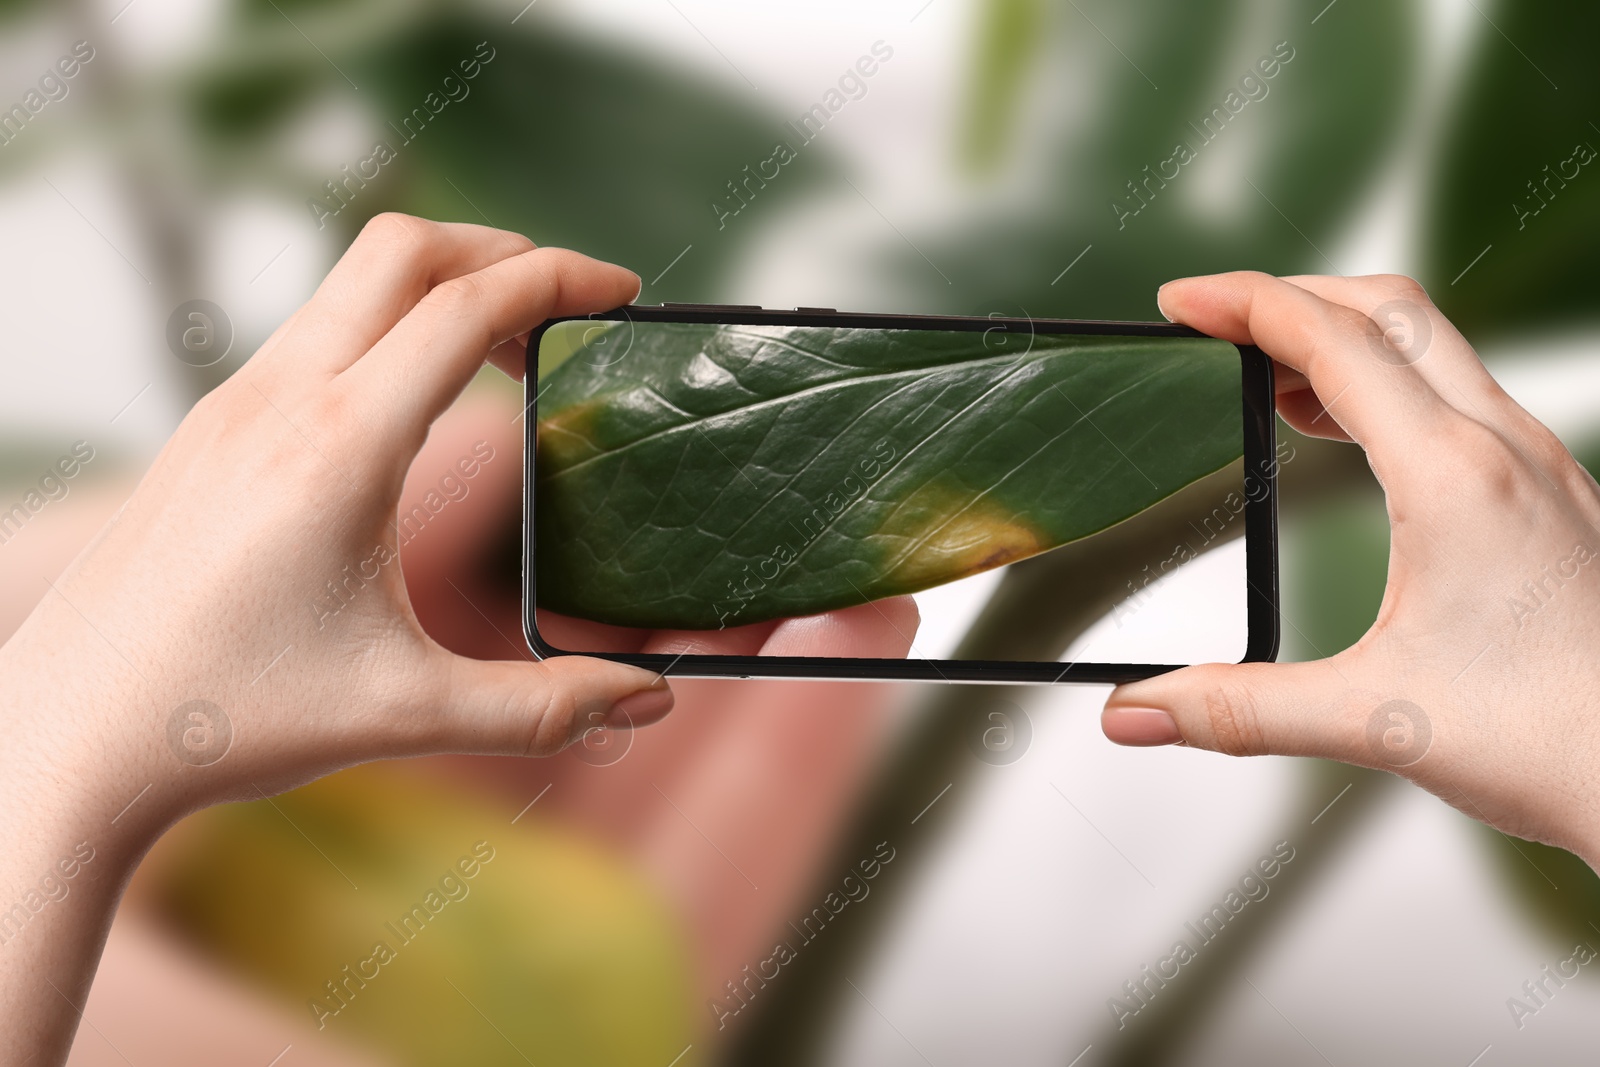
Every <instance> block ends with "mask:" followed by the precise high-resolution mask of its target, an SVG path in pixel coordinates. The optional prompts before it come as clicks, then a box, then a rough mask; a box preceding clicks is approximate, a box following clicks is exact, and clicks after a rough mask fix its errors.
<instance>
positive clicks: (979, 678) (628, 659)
mask: <svg viewBox="0 0 1600 1067" xmlns="http://www.w3.org/2000/svg"><path fill="white" fill-rule="evenodd" d="M583 320H590V321H596V322H684V323H701V324H711V325H717V324H729V325H741V326H744V325H770V326H851V327H858V328H863V329H891V330H962V331H975V332H976V331H986V330H991V329H995V328H997V327H998V328H1003V329H1008V330H1009V329H1013V328H1016V329H1021V328H1026V329H1027V330H1029V331H1036V332H1041V333H1065V334H1099V335H1113V336H1115V335H1121V336H1129V337H1204V336H1206V335H1205V334H1202V333H1200V332H1199V331H1198V330H1193V329H1190V328H1189V327H1187V326H1179V325H1175V324H1173V323H1169V322H1115V321H1102V320H1092V319H1034V318H1012V317H1002V316H953V315H875V314H863V313H859V312H840V311H834V310H833V309H831V308H796V309H794V310H792V311H784V310H774V309H767V308H760V307H756V306H753V305H743V304H658V305H638V304H628V305H624V306H623V307H619V308H613V309H612V310H610V311H604V312H597V313H595V314H592V315H573V316H567V317H564V318H555V319H551V320H549V321H548V322H545V323H544V324H543V325H541V326H539V327H538V328H537V329H535V330H534V331H533V332H532V333H531V334H530V335H529V337H528V345H527V353H526V366H527V377H526V380H525V381H524V385H523V419H524V426H525V444H524V449H523V509H522V513H523V533H524V542H523V559H522V579H523V611H522V628H523V636H524V637H525V638H526V639H527V642H528V647H529V648H530V649H531V650H532V651H533V652H534V654H535V655H537V656H538V657H539V658H540V659H550V658H554V657H557V656H580V655H581V656H592V657H595V658H600V659H608V660H612V661H615V662H618V663H628V664H632V665H634V666H638V667H645V668H647V669H650V670H654V671H657V672H659V673H660V674H662V675H672V676H675V677H691V678H694V677H700V678H730V677H731V678H761V677H765V678H811V679H823V680H880V681H905V680H917V681H930V682H940V681H943V682H989V683H1008V684H1011V683H1016V684H1028V683H1033V684H1040V683H1053V682H1079V683H1106V682H1111V683H1121V682H1131V681H1136V680H1137V679H1140V678H1148V677H1151V676H1153V675H1157V674H1164V673H1166V672H1168V671H1174V670H1178V669H1180V668H1181V667H1183V666H1187V664H1148V663H1063V662H1038V661H1029V660H1016V661H1013V660H926V659H903V660H896V659H864V658H859V659H858V658H847V657H824V656H704V655H679V656H669V655H664V654H655V653H631V652H575V651H572V650H570V649H564V648H557V647H555V646H554V645H551V644H549V643H548V642H546V641H545V640H544V639H543V638H542V637H541V636H540V635H539V631H538V626H537V623H536V621H535V610H534V608H535V604H536V603H537V601H536V599H535V589H534V575H535V572H536V568H535V567H534V566H533V560H534V552H535V550H536V547H537V546H536V545H535V543H534V542H535V532H534V531H535V524H534V521H533V520H534V514H533V509H534V494H533V472H534V452H535V449H536V448H537V447H538V444H537V434H536V432H535V431H536V427H537V424H538V419H537V409H536V406H537V400H538V380H539V374H538V353H539V345H540V341H541V339H542V338H543V337H544V334H545V331H547V330H548V329H549V328H550V327H552V326H554V325H556V324H557V323H561V322H571V321H583ZM1234 347H1235V348H1237V349H1238V350H1239V357H1240V364H1241V371H1242V373H1241V379H1242V383H1243V404H1242V405H1241V406H1242V409H1243V417H1244V467H1245V485H1246V492H1245V580H1246V582H1247V584H1248V589H1247V591H1246V597H1247V600H1246V609H1247V610H1246V615H1247V620H1248V626H1247V629H1248V636H1247V638H1246V642H1245V653H1244V657H1243V658H1242V659H1241V660H1240V661H1239V662H1241V663H1252V662H1263V661H1270V660H1273V659H1275V658H1276V657H1277V654H1278V646H1279V642H1280V639H1281V624H1280V620H1279V611H1278V479H1277V472H1278V463H1277V455H1276V447H1277V445H1276V440H1277V435H1276V425H1275V420H1274V414H1275V409H1274V406H1273V372H1272V360H1271V359H1270V358H1268V357H1267V355H1266V354H1265V353H1263V352H1262V351H1261V350H1260V349H1259V348H1257V347H1255V346H1253V345H1238V344H1236V345H1234ZM1253 485H1261V486H1264V487H1265V492H1264V493H1259V494H1258V493H1256V492H1254V491H1252V489H1253ZM1258 496H1259V499H1257V497H1258Z"/></svg>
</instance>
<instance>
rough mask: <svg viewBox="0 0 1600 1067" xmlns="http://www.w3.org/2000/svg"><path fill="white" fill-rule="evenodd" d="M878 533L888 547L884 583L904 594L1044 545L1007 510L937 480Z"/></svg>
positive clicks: (1029, 553)
mask: <svg viewBox="0 0 1600 1067" xmlns="http://www.w3.org/2000/svg"><path fill="white" fill-rule="evenodd" d="M879 532H880V534H883V535H885V536H887V537H889V538H890V539H891V544H892V545H893V546H894V547H893V548H891V549H890V560H891V561H892V563H891V567H890V570H889V574H888V584H890V585H891V586H893V587H895V588H897V589H903V590H904V591H906V592H915V591H916V590H919V589H928V588H930V587H932V586H935V585H942V584H943V583H945V582H952V581H955V580H956V579H958V578H968V577H971V576H972V575H974V574H982V573H983V572H984V571H987V570H992V569H994V568H995V567H1001V566H1004V565H1005V564H1007V563H1015V562H1016V561H1017V560H1019V559H1026V558H1027V557H1029V556H1033V555H1037V554H1039V553H1040V552H1043V551H1044V550H1045V549H1046V548H1048V547H1050V545H1049V544H1048V543H1047V542H1046V541H1045V540H1044V539H1042V538H1041V537H1040V535H1039V533H1038V531H1037V530H1035V529H1034V528H1033V527H1032V526H1031V525H1029V524H1028V523H1027V522H1025V521H1024V520H1023V519H1022V518H1021V516H1019V515H1017V514H1016V512H1014V511H1013V510H1012V509H1010V508H1008V507H1005V506H1004V505H1001V504H999V503H998V502H996V501H995V500H994V499H993V498H991V497H980V498H978V499H977V500H974V499H973V497H972V493H971V492H970V491H964V490H954V489H952V488H951V487H949V486H948V485H942V484H940V483H939V482H937V481H936V482H933V483H930V484H928V485H925V486H923V487H922V488H921V489H919V490H917V491H916V492H915V493H914V494H912V496H911V497H910V498H909V499H907V500H906V501H905V502H904V503H902V504H901V505H900V506H899V507H897V508H896V509H895V510H894V512H893V514H891V515H890V516H889V518H888V521H886V522H885V523H884V526H883V528H882V529H881V530H880V531H879Z"/></svg>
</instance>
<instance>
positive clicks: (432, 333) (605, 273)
mask: <svg viewBox="0 0 1600 1067" xmlns="http://www.w3.org/2000/svg"><path fill="white" fill-rule="evenodd" d="M638 292H639V277H638V275H636V274H634V273H633V272H632V271H629V270H625V269H623V268H622V267H618V266H615V265H613V264H610V263H602V262H601V261H599V260H596V259H590V258H589V257H588V256H584V255H580V254H578V253H577V252H572V251H568V250H567V249H563V248H538V249H534V250H532V251H529V252H524V253H522V254H521V255H517V256H512V257H511V258H509V259H504V260H501V261H500V262H498V263H495V264H494V265H492V266H490V267H486V268H484V269H482V270H479V271H476V272H474V273H471V274H466V275H463V276H461V277H458V278H453V279H451V280H449V281H447V282H444V283H442V284H440V285H437V286H435V287H434V288H433V289H432V290H431V291H430V292H429V293H428V294H427V295H426V296H425V297H423V298H422V300H421V301H420V302H418V304H417V306H416V307H415V308H413V309H412V310H411V311H410V312H409V313H408V314H407V315H406V316H405V317H404V318H403V319H401V320H400V321H399V322H398V323H397V324H396V325H395V326H394V328H393V329H391V330H390V331H389V332H388V333H386V334H385V335H384V336H383V338H382V339H381V340H379V341H378V343H377V344H375V345H373V346H372V349H371V350H370V351H369V352H368V353H367V354H366V355H365V356H363V357H362V358H361V359H360V360H358V361H357V362H356V363H355V364H354V365H353V366H352V367H350V369H349V370H347V371H345V372H344V373H343V374H341V375H340V376H339V377H338V378H337V379H335V386H336V387H338V388H341V389H344V390H347V391H348V392H349V393H350V397H349V399H350V401H351V403H352V404H353V405H354V406H355V408H356V409H357V410H359V411H361V412H362V413H363V414H364V415H365V418H364V419H363V421H364V423H365V424H366V425H369V426H373V427H376V428H378V432H379V433H380V434H384V435H388V434H397V435H398V436H399V437H400V439H402V440H405V441H410V442H413V443H414V442H419V441H420V440H421V437H422V436H423V435H424V434H425V433H426V431H427V428H428V426H430V425H431V424H432V423H433V421H434V420H435V419H436V418H438V417H439V416H440V415H441V414H442V413H443V412H444V410H445V409H446V408H448V407H449V406H450V405H451V403H453V402H454V401H455V399H456V397H457V396H459V395H460V394H461V391H462V390H463V389H465V388H466V386H467V383H468V382H470V381H471V380H472V377H473V375H475V374H476V373H477V372H478V370H479V369H480V368H481V367H482V366H483V364H484V361H485V360H486V359H487V358H488V356H489V353H490V352H491V351H492V350H494V349H495V348H496V347H498V346H500V345H501V344H503V343H505V342H506V341H509V340H511V339H512V338H514V337H516V336H517V335H518V334H521V333H525V332H526V331H528V330H531V329H533V328H534V327H535V326H537V325H539V324H540V323H541V322H544V321H545V320H546V319H549V318H553V317H558V316H563V315H583V314H587V313H589V312H592V311H605V310H607V309H609V308H614V307H618V306H620V305H623V304H626V303H628V302H629V301H630V300H632V299H633V298H634V297H635V296H637V295H638Z"/></svg>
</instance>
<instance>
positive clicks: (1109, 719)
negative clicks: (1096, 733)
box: [1100, 708, 1183, 747]
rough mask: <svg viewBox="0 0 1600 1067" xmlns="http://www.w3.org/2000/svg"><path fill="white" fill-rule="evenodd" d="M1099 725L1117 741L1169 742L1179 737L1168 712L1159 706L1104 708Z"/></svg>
mask: <svg viewBox="0 0 1600 1067" xmlns="http://www.w3.org/2000/svg"><path fill="white" fill-rule="evenodd" d="M1100 728H1101V729H1102V730H1104V731H1105V735H1106V736H1107V737H1108V738H1110V739H1111V740H1112V741H1115V742H1116V743H1117V744H1119V745H1138V746H1143V747H1149V746H1152V745H1171V744H1176V743H1177V742H1179V741H1182V740H1183V735H1182V734H1180V733H1178V724H1177V723H1176V722H1174V721H1173V720H1172V716H1171V715H1168V714H1167V713H1166V712H1164V711H1162V710H1160V709H1159V708H1107V709H1106V710H1105V711H1104V712H1102V713H1101V715H1100Z"/></svg>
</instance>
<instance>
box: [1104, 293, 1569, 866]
mask: <svg viewBox="0 0 1600 1067" xmlns="http://www.w3.org/2000/svg"><path fill="white" fill-rule="evenodd" d="M1159 302H1160V305H1161V308H1162V310H1163V312H1164V313H1165V314H1166V315H1167V316H1168V317H1169V318H1171V319H1172V320H1174V321H1176V322H1182V323H1186V324H1187V325H1190V326H1193V327H1195V328H1196V329H1198V330H1201V331H1202V332H1204V333H1207V334H1211V335H1213V336H1216V337H1221V338H1225V339H1226V340H1229V341H1234V342H1238V343H1241V344H1256V345H1259V346H1260V347H1261V348H1262V349H1263V350H1264V351H1266V352H1267V354H1268V355H1270V356H1272V358H1273V359H1274V360H1276V361H1277V362H1278V363H1279V364H1280V365H1281V366H1280V369H1279V382H1278V408H1279V412H1280V413H1281V414H1282V416H1283V417H1284V419H1285V420H1286V421H1287V422H1288V423H1289V424H1290V425H1291V426H1293V427H1295V428H1296V429H1298V430H1300V431H1301V432H1303V433H1307V434H1312V435H1316V436H1322V437H1332V438H1337V439H1341V440H1349V441H1354V442H1355V443H1357V444H1359V445H1360V446H1361V447H1362V448H1364V449H1365V450H1366V452H1367V458H1368V461H1369V462H1370V463H1371V465H1372V469H1373V472H1374V473H1375V474H1376V475H1377V478H1378V481H1379V482H1380V483H1381V484H1382V485H1383V488H1384V492H1385V495H1386V498H1387V502H1388V509H1389V521H1390V525H1391V527H1392V533H1391V542H1390V555H1389V577H1388V585H1387V588H1386V589H1385V592H1384V597H1383V605H1382V608H1381V609H1380V610H1379V612H1378V617H1377V620H1376V621H1375V622H1374V623H1373V625H1372V628H1371V629H1370V630H1368V631H1367V633H1366V635H1365V636H1363V637H1362V638H1361V640H1359V641H1358V642H1356V644H1355V645H1353V646H1351V647H1350V648H1348V649H1346V650H1345V651H1343V652H1340V653H1339V654H1337V655H1334V656H1330V657H1328V658H1327V659H1323V660H1319V661H1316V662H1311V663H1281V664H1280V663H1253V664H1236V665H1227V664H1208V665H1204V666H1197V667H1190V668H1187V669H1185V670H1180V671H1175V672H1173V673H1171V674H1166V675H1161V676H1159V677H1156V678H1150V679H1146V680H1144V681H1140V682H1135V683H1133V684H1131V685H1125V686H1121V687H1119V688H1118V689H1116V690H1115V691H1113V692H1112V694H1111V696H1110V698H1109V699H1108V701H1107V703H1106V710H1105V713H1104V715H1103V716H1102V725H1103V728H1104V730H1105V732H1106V735H1107V736H1108V737H1110V738H1111V739H1112V740H1113V741H1118V742H1120V743H1123V744H1168V743H1173V742H1177V741H1180V740H1181V741H1183V742H1185V743H1187V744H1189V745H1191V746H1193V747H1195V748H1205V749H1211V750H1215V751H1219V752H1226V753H1230V754H1233V755H1257V754H1265V753H1277V754H1284V755H1298V756H1321V757H1326V758H1329V759H1336V760H1341V761H1344V762H1346V763H1354V764H1359V765H1362V766H1367V767H1376V768H1379V769H1385V770H1392V771H1394V772H1395V773H1396V774H1399V775H1402V776H1404V777H1406V778H1408V779H1410V780H1412V781H1414V782H1416V783H1417V784H1418V785H1421V786H1423V787H1425V788H1427V789H1429V790H1431V791H1432V792H1434V793H1436V794H1438V795H1439V796H1440V797H1442V798H1443V799H1445V800H1446V801H1448V802H1449V803H1451V804H1453V805H1455V806H1456V807H1458V808H1460V809H1461V810H1462V811H1464V812H1466V813H1467V814H1468V815H1471V816H1473V817H1474V818H1477V819H1481V820H1483V821H1484V822H1487V823H1489V824H1491V825H1493V826H1495V827H1498V828H1499V829H1501V830H1504V831H1506V832H1507V833H1511V834H1516V835H1517V836H1520V837H1526V838H1532V839H1534V840H1538V841H1545V842H1549V843H1551V844H1555V845H1559V846H1561V847H1563V848H1566V849H1569V850H1571V851H1573V852H1576V853H1577V854H1579V855H1580V856H1582V857H1583V858H1584V859H1585V860H1587V861H1588V863H1589V864H1590V866H1594V867H1597V869H1600V487H1597V486H1596V484H1595V480H1594V479H1593V478H1592V477H1590V475H1589V474H1588V472H1586V471H1585V470H1584V469H1583V468H1582V467H1581V466H1580V465H1579V464H1578V463H1577V461H1575V460H1574V459H1573V458H1572V454H1571V453H1570V452H1568V451H1567V449H1566V448H1565V447H1564V446H1563V445H1562V444H1561V442H1560V441H1559V440H1557V438H1556V437H1555V435H1554V434H1552V433H1551V432H1550V431H1549V430H1548V429H1547V428H1545V427H1544V426H1543V425H1542V424H1540V423H1539V422H1538V421H1537V420H1536V419H1534V418H1533V417H1532V416H1531V415H1529V414H1528V413H1527V412H1526V411H1524V410H1523V409H1522V408H1521V407H1520V406H1518V405H1517V403H1516V402H1515V401H1513V400H1512V399H1511V398H1510V397H1509V396H1507V395H1506V393H1505V391H1504V390H1503V389H1501V388H1500V386H1499V385H1498V384H1497V383H1496V382H1495V380H1494V379H1493V378H1492V377H1490V375H1489V373H1488V371H1487V370H1485V369H1484V367H1483V364H1482V363H1481V362H1479V360H1478V357H1477V355H1476V354H1475V353H1474V352H1473V350H1472V348H1471V346H1470V345H1468V344H1467V342H1466V341H1465V339H1463V338H1462V336H1461V334H1460V333H1458V332H1457V331H1456V329H1455V328H1454V327H1453V326H1451V324H1450V323H1449V322H1448V321H1447V320H1446V319H1445V318H1444V316H1443V315H1441V314H1440V313H1439V310H1438V309H1437V308H1435V307H1434V306H1433V304H1432V302H1431V301H1430V300H1429V299H1428V296H1427V294H1426V293H1425V292H1424V291H1423V290H1422V288H1421V286H1419V285H1418V284H1417V283H1416V282H1414V281H1411V280H1410V279H1408V278H1398V277H1389V276H1377V277H1367V278H1321V277H1301V278H1287V279H1280V278H1274V277H1271V276H1268V275H1264V274H1256V273H1235V274H1223V275H1215V276H1212V277H1206V278H1190V279H1185V280H1182V281H1176V282H1171V283H1169V284H1168V285H1166V286H1164V287H1163V288H1162V290H1161V293H1160V296H1159ZM1402 331H1403V332H1405V333H1408V334H1409V340H1407V339H1405V338H1404V337H1397V336H1396V334H1397V333H1401V332H1402Z"/></svg>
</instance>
